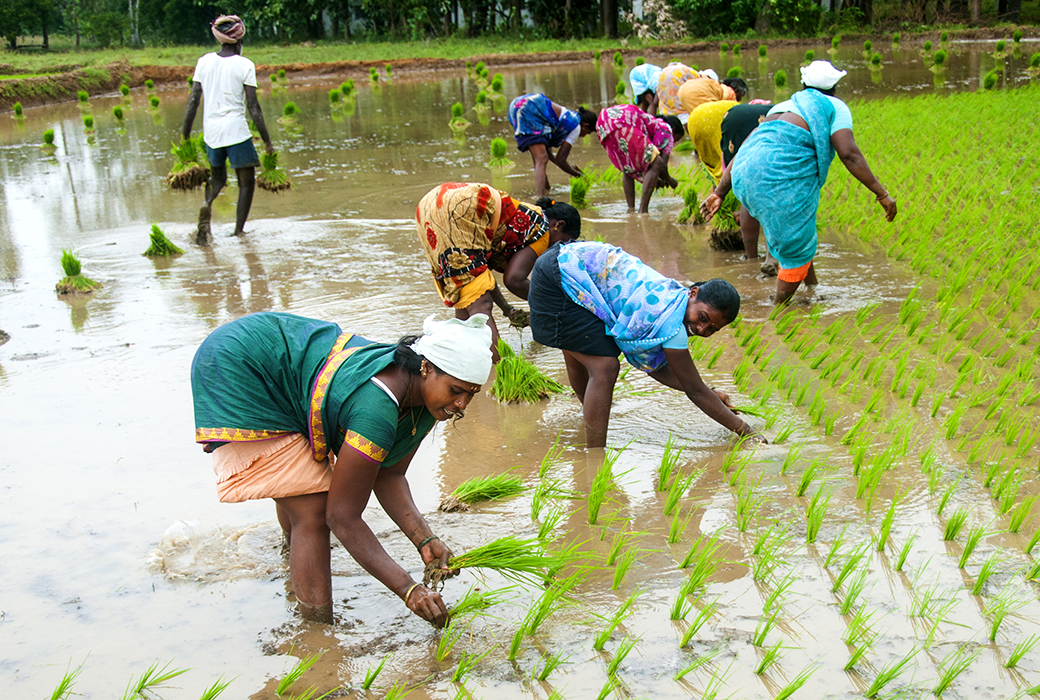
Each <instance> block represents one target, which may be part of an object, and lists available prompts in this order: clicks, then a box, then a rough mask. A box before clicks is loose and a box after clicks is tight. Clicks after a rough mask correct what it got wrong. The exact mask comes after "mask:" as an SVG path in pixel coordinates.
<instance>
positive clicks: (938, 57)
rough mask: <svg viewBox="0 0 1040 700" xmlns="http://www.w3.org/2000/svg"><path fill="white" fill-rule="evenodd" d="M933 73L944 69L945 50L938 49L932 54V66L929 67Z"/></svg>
mask: <svg viewBox="0 0 1040 700" xmlns="http://www.w3.org/2000/svg"><path fill="white" fill-rule="evenodd" d="M929 70H931V71H932V72H933V73H941V72H943V71H945V70H946V52H945V51H943V50H942V49H939V50H938V51H936V52H935V53H934V54H932V66H931V68H929Z"/></svg>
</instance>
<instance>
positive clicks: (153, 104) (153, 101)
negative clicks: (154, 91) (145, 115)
mask: <svg viewBox="0 0 1040 700" xmlns="http://www.w3.org/2000/svg"><path fill="white" fill-rule="evenodd" d="M159 102H160V101H159V96H158V95H149V96H148V108H149V109H150V110H152V111H153V112H154V111H156V110H157V109H159Z"/></svg>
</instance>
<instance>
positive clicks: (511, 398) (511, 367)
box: [490, 338, 564, 403]
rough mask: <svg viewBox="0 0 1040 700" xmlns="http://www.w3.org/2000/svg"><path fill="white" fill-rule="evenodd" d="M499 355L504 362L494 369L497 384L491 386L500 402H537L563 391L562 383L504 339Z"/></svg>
mask: <svg viewBox="0 0 1040 700" xmlns="http://www.w3.org/2000/svg"><path fill="white" fill-rule="evenodd" d="M498 354H499V356H500V357H501V358H502V359H501V360H500V361H499V363H498V365H497V366H496V368H495V383H494V384H492V385H491V392H490V393H491V395H492V396H494V397H495V398H496V399H498V400H499V401H501V402H503V403H534V402H536V401H540V400H542V399H546V398H548V397H549V396H550V395H552V394H558V393H560V392H562V391H563V390H564V387H563V385H562V384H560V383H559V382H557V381H556V380H554V379H551V378H549V377H547V376H545V375H544V374H542V373H541V372H540V371H539V370H538V368H537V367H535V366H534V364H532V363H531V362H530V361H529V360H527V359H525V358H524V357H522V356H520V355H517V354H516V352H515V351H514V350H513V348H512V347H510V345H509V343H507V342H505V341H504V340H502V339H501V338H500V339H499V341H498Z"/></svg>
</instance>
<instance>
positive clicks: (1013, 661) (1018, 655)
mask: <svg viewBox="0 0 1040 700" xmlns="http://www.w3.org/2000/svg"><path fill="white" fill-rule="evenodd" d="M1038 644H1040V635H1036V634H1031V635H1029V636H1028V637H1024V638H1023V639H1020V640H1019V641H1018V644H1016V645H1015V648H1014V649H1013V650H1012V651H1011V654H1010V655H1009V656H1008V658H1007V661H1005V662H1004V668H1015V667H1016V666H1017V665H1018V662H1019V661H1021V660H1022V658H1023V657H1024V656H1025V655H1026V654H1028V653H1030V652H1032V651H1033V649H1035V648H1036V647H1037V645H1038Z"/></svg>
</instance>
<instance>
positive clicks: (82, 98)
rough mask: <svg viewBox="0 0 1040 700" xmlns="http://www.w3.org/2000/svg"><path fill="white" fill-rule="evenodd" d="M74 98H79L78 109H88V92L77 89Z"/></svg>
mask: <svg viewBox="0 0 1040 700" xmlns="http://www.w3.org/2000/svg"><path fill="white" fill-rule="evenodd" d="M76 99H78V100H79V107H80V109H90V93H88V92H87V91H86V90H77V91H76Z"/></svg>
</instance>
